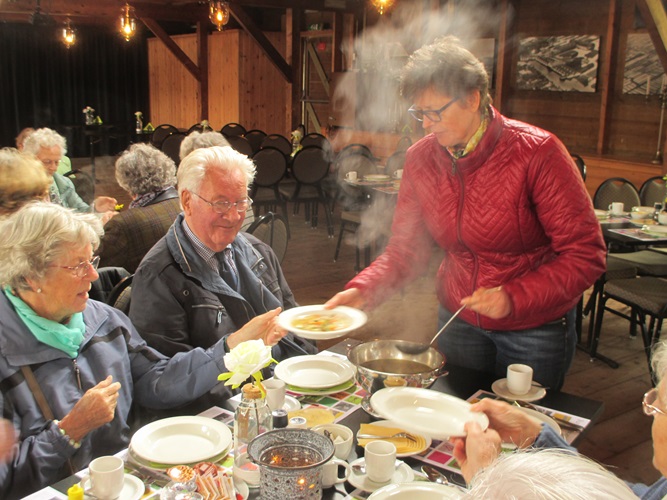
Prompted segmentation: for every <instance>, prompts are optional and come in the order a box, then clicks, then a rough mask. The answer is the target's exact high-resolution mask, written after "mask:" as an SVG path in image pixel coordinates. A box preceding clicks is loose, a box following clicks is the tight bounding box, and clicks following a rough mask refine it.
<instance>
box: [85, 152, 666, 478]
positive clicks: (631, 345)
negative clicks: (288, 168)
mask: <svg viewBox="0 0 667 500" xmlns="http://www.w3.org/2000/svg"><path fill="white" fill-rule="evenodd" d="M112 161H113V159H111V158H98V160H97V162H96V174H97V181H98V182H97V194H98V195H101V194H105V195H111V196H115V197H116V198H117V199H118V200H119V202H121V203H126V204H127V203H128V201H129V200H128V198H127V195H126V194H125V193H124V192H123V191H122V190H121V189H120V188H119V187H118V186H117V185H116V184H115V180H114V176H113V166H112ZM89 163H90V162H89V160H88V161H87V160H86V159H82V160H74V165H75V166H77V167H79V168H82V169H83V170H84V171H88V172H90V165H89ZM289 209H290V214H289V223H290V228H291V230H292V239H291V240H290V244H289V248H288V251H287V256H286V257H285V260H284V262H283V271H284V273H285V276H286V278H287V281H288V283H289V284H290V286H291V288H292V290H293V292H294V294H295V296H296V299H297V301H298V302H299V303H300V304H302V305H307V304H318V303H322V302H323V301H326V300H327V299H328V298H330V297H331V296H332V295H334V294H335V293H336V292H338V291H340V290H342V288H343V286H344V285H345V283H346V282H347V281H348V280H349V279H350V278H352V276H354V254H355V252H354V248H353V247H352V246H351V245H350V244H349V242H348V243H347V244H346V243H344V245H343V248H342V249H341V254H340V257H339V260H338V262H333V255H334V250H335V245H336V239H335V238H328V237H327V230H326V225H325V224H323V223H322V222H321V223H320V225H319V227H317V228H315V229H313V228H311V227H310V226H309V225H306V224H305V222H304V217H303V213H301V214H299V215H293V214H292V206H291V205H290V206H289ZM334 222H335V224H336V236H338V229H339V224H338V222H339V219H338V214H335V217H334ZM432 264H433V265H432V266H431V269H430V271H429V275H428V276H425V277H423V278H420V279H418V280H417V281H416V282H415V283H413V284H412V285H411V286H410V287H409V288H407V289H406V290H404V291H403V292H402V293H401V294H397V295H396V296H394V297H392V298H391V299H390V300H389V301H388V302H386V303H385V304H384V305H383V306H381V307H379V308H378V309H376V310H374V311H372V312H371V313H370V315H369V316H370V320H369V322H368V323H367V325H366V326H365V327H364V328H363V329H360V330H359V331H357V332H355V334H354V337H356V338H360V339H363V340H368V339H373V338H380V337H382V338H403V339H411V340H417V341H428V340H430V338H431V336H432V335H433V334H434V333H435V327H436V322H437V318H436V309H437V301H436V298H435V294H434V283H433V276H434V274H435V269H436V268H437V264H438V262H437V259H436V258H434V262H433V263H432ZM619 307H620V306H619ZM587 327H588V320H587V319H584V331H585V332H586V331H587ZM321 347H326V345H324V346H321ZM599 352H601V353H604V354H605V355H607V356H609V357H611V358H613V359H615V360H616V361H618V362H620V363H621V366H620V368H618V369H612V368H610V367H608V366H607V365H606V364H604V363H602V362H600V361H595V362H591V361H590V360H589V356H588V355H587V354H585V353H584V352H582V351H578V352H577V354H576V357H575V360H574V363H573V366H572V368H571V369H570V372H569V374H568V377H567V379H566V382H565V386H564V388H563V390H564V391H566V392H569V393H572V394H576V395H579V396H583V397H587V398H591V399H596V400H599V401H603V402H604V404H605V411H604V414H603V416H602V418H601V419H600V420H599V421H598V422H597V423H596V424H595V426H594V427H593V428H592V429H591V430H590V432H589V433H588V435H587V437H586V438H585V439H584V440H583V442H582V443H581V444H580V446H579V449H580V450H581V452H582V453H584V454H585V455H587V456H589V457H591V458H594V459H596V460H597V461H599V462H601V463H603V464H605V465H607V466H609V467H610V468H612V470H613V471H614V472H616V474H618V475H619V476H620V477H621V478H623V479H625V480H628V481H632V482H638V481H639V482H645V483H647V482H648V483H651V482H653V481H655V480H656V479H657V478H658V477H659V473H658V472H657V471H656V470H655V469H654V468H653V466H652V454H653V449H652V444H651V423H652V419H651V418H650V417H647V416H645V415H644V414H643V413H642V409H641V399H642V395H643V394H644V392H645V391H647V390H648V389H649V388H650V378H649V375H648V368H647V362H646V357H645V354H644V350H643V346H642V341H641V339H639V338H636V339H631V338H629V335H628V323H627V322H626V321H625V320H623V319H622V318H618V317H616V316H613V315H611V314H606V315H605V318H604V327H603V333H602V338H601V343H600V348H599Z"/></svg>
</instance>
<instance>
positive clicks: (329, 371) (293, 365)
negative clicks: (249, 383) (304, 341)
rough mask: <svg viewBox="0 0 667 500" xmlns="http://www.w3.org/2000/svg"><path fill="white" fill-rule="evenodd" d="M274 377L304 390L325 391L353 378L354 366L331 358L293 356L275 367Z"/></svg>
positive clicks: (312, 355)
mask: <svg viewBox="0 0 667 500" xmlns="http://www.w3.org/2000/svg"><path fill="white" fill-rule="evenodd" d="M273 373H274V375H275V376H276V377H278V378H279V379H280V380H282V381H283V382H285V383H286V384H289V385H292V386H297V387H301V388H304V389H326V388H329V387H333V386H336V385H339V384H342V383H343V382H346V381H348V380H350V379H351V378H352V377H354V366H353V365H352V364H351V363H350V362H349V361H347V360H345V359H341V358H334V357H333V356H319V355H316V354H311V355H308V356H295V357H293V358H288V359H286V360H284V361H281V362H280V363H278V364H277V365H276V368H275V370H274V372H273Z"/></svg>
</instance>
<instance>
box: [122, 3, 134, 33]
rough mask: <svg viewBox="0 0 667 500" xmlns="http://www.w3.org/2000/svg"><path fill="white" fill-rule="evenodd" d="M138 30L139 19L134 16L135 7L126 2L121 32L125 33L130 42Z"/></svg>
mask: <svg viewBox="0 0 667 500" xmlns="http://www.w3.org/2000/svg"><path fill="white" fill-rule="evenodd" d="M136 31H137V20H136V19H135V18H134V8H132V7H130V4H127V3H126V4H125V7H123V10H122V14H121V16H120V34H121V35H123V38H125V41H127V42H129V41H130V38H132V37H133V36H134V33H135V32H136Z"/></svg>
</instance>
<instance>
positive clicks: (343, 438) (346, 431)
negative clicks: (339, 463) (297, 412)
mask: <svg viewBox="0 0 667 500" xmlns="http://www.w3.org/2000/svg"><path fill="white" fill-rule="evenodd" d="M312 430H314V431H315V432H317V433H318V434H322V435H324V431H325V430H326V431H329V433H330V434H331V439H333V443H334V456H335V457H336V458H340V459H341V460H347V458H348V457H349V456H350V452H351V451H352V445H353V444H354V433H353V432H352V429H350V428H349V427H346V426H344V425H342V424H320V425H316V426H315V427H313V429H312Z"/></svg>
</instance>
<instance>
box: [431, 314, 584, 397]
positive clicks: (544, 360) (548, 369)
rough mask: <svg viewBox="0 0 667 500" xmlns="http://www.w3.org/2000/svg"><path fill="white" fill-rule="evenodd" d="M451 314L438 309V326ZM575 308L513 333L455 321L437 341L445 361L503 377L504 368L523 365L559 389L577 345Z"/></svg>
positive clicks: (538, 379) (543, 383) (543, 381)
mask: <svg viewBox="0 0 667 500" xmlns="http://www.w3.org/2000/svg"><path fill="white" fill-rule="evenodd" d="M451 316H452V313H451V312H449V311H447V310H446V309H445V308H443V307H440V310H439V312H438V323H439V326H440V327H441V326H442V325H444V324H445V322H446V321H447V320H448V319H449V318H451ZM575 316H576V308H575V309H572V310H571V311H569V312H568V313H567V314H566V315H565V316H564V317H563V318H560V319H558V320H556V321H552V322H550V323H546V324H544V325H541V326H539V327H536V328H530V329H527V330H516V331H493V330H482V329H481V328H477V327H476V326H473V325H471V324H469V323H466V322H465V321H463V320H461V319H459V318H456V319H455V320H454V321H453V322H452V324H451V325H449V326H448V327H447V330H445V331H444V333H443V334H442V335H441V336H440V338H439V339H438V345H439V347H440V351H441V352H442V353H444V355H445V357H446V359H447V362H448V363H452V364H455V365H458V366H464V367H467V368H473V369H475V370H480V371H483V372H487V373H491V374H493V375H494V376H495V377H496V378H498V379H500V378H504V377H505V376H506V374H507V366H508V365H511V364H512V363H523V364H526V365H529V366H531V367H532V368H533V378H534V380H536V381H537V382H539V383H540V384H542V385H544V386H545V387H549V388H551V389H554V390H559V389H560V388H561V387H562V385H563V382H564V381H565V374H566V373H567V370H568V369H569V368H570V365H571V364H572V359H573V358H574V353H575V350H576V344H577V333H576V329H575Z"/></svg>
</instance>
